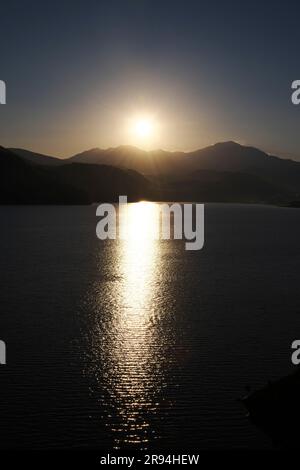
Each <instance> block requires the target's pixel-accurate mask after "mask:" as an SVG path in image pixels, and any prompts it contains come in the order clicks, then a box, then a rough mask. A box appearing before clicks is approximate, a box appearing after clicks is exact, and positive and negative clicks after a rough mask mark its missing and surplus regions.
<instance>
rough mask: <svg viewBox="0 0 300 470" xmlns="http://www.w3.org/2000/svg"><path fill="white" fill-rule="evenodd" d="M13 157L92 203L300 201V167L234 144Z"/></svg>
mask: <svg viewBox="0 0 300 470" xmlns="http://www.w3.org/2000/svg"><path fill="white" fill-rule="evenodd" d="M11 150H12V149H10V151H11ZM12 154H14V155H15V156H18V157H21V159H22V161H23V162H27V164H30V165H31V167H32V168H33V167H34V168H35V172H37V171H39V173H40V172H41V171H42V170H43V177H44V178H46V177H47V178H51V180H52V181H53V180H54V181H55V182H56V183H57V184H59V185H60V187H62V186H65V187H66V188H69V189H70V188H73V189H76V190H78V191H81V194H82V193H83V194H84V195H85V197H86V198H88V200H89V201H91V202H96V201H100V200H111V201H114V200H117V198H118V195H121V194H127V195H128V197H129V199H131V200H138V199H154V200H174V201H184V200H189V201H192V200H194V201H196V200H197V201H204V202H205V201H207V202H208V201H219V202H229V201H230V202H271V203H281V204H289V203H290V202H291V201H293V206H294V207H297V205H298V201H299V199H300V196H299V193H300V189H299V188H300V162H296V161H293V160H286V159H282V158H279V157H276V156H271V155H268V154H267V153H265V152H263V151H261V150H259V149H257V148H255V147H248V146H243V145H240V144H238V143H236V142H233V141H228V142H221V143H217V144H215V145H211V146H209V147H206V148H203V149H199V150H195V151H193V152H187V153H184V152H168V151H164V150H154V151H146V150H141V149H138V148H136V147H133V146H128V145H122V146H119V147H116V148H109V149H99V148H94V149H91V150H87V151H84V152H82V153H79V154H76V155H74V156H72V157H70V158H67V159H57V158H55V157H50V156H48V155H47V156H43V155H41V154H38V153H34V152H30V151H28V150H22V149H13V151H12ZM32 168H31V170H32ZM38 168H39V170H38ZM32 171H33V170H32Z"/></svg>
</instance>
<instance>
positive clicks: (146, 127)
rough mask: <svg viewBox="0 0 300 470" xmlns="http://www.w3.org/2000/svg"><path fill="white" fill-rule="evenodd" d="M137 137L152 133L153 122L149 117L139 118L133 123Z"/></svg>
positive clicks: (147, 135) (148, 135)
mask: <svg viewBox="0 0 300 470" xmlns="http://www.w3.org/2000/svg"><path fill="white" fill-rule="evenodd" d="M134 130H135V134H136V136H137V137H141V138H143V137H150V136H151V135H152V134H153V122H152V121H151V120H150V119H149V118H139V119H137V120H136V121H135V123H134Z"/></svg>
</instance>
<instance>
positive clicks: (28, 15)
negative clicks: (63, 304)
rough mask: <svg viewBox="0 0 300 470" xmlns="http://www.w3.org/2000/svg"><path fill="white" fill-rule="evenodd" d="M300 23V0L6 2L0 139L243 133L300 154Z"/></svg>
mask: <svg viewBox="0 0 300 470" xmlns="http://www.w3.org/2000/svg"><path fill="white" fill-rule="evenodd" d="M299 23H300V4H298V5H297V2H296V1H280V2H278V1H276V0H274V1H272V2H261V1H256V0H253V1H247V0H246V1H243V2H241V1H240V2H237V1H230V0H228V1H226V2H225V1H224V0H223V1H214V0H210V1H209V2H206V1H202V0H197V1H196V0H195V1H194V0H185V1H177V0H172V1H169V0H160V1H157V0H122V1H119V0H103V1H101V0H97V1H94V0H84V1H76V0H72V1H66V0H65V1H64V0H61V1H56V0H52V1H51V2H50V1H49V2H40V1H33V0H23V1H21V0H20V1H15V0H10V2H5V4H4V2H2V4H1V30H0V79H1V80H4V81H5V82H6V87H7V104H6V105H0V145H3V146H6V147H21V148H27V149H31V150H34V151H36V152H41V153H45V154H48V155H54V156H60V157H68V156H71V155H73V154H75V153H78V152H80V151H83V150H86V149H89V148H93V147H101V148H107V147H115V146H118V145H123V144H131V145H138V146H140V147H144V148H163V149H167V150H181V151H182V150H184V151H189V150H193V149H196V148H201V147H204V146H207V145H211V144H213V143H216V142H220V141H227V140H235V141H237V142H239V143H241V144H246V145H253V146H256V147H259V148H261V149H263V150H265V151H267V152H269V153H273V154H277V155H280V156H284V157H291V158H294V159H297V160H300V132H299V124H300V106H295V105H293V104H292V102H291V93H292V91H291V83H292V81H294V80H296V79H300V63H299V50H298V49H299V44H300V27H299V26H300V24H299ZM141 117H142V118H144V117H146V118H147V119H151V120H152V121H153V122H154V123H155V125H154V129H153V130H152V135H151V136H150V137H149V138H148V140H147V141H146V139H144V140H143V139H142V138H140V137H139V136H137V135H135V134H134V132H133V130H132V123H133V122H135V121H136V120H138V119H140V118H141Z"/></svg>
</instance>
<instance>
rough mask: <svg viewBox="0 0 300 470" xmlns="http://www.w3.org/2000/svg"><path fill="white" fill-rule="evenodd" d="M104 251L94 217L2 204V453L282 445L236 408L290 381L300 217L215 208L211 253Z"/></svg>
mask: <svg viewBox="0 0 300 470" xmlns="http://www.w3.org/2000/svg"><path fill="white" fill-rule="evenodd" d="M129 210H130V226H131V229H132V231H133V233H134V234H135V236H134V237H132V238H130V239H129V240H123V241H122V240H120V241H105V242H103V241H99V240H98V239H97V238H96V234H95V228H96V223H97V219H96V216H95V213H96V206H91V207H1V208H0V215H1V220H2V230H1V234H0V240H1V279H0V281H1V296H0V311H1V314H0V338H1V339H3V340H5V341H6V344H7V361H8V364H7V366H1V368H0V387H1V389H0V398H1V400H0V417H1V426H2V435H1V443H0V446H1V447H20V448H21V447H22V448H56V447H59V448H70V447H80V448H97V449H99V450H105V451H113V450H114V449H122V450H127V449H137V450H140V449H147V450H149V451H155V450H157V449H160V450H163V451H165V452H171V451H176V450H180V451H181V452H182V453H183V452H184V451H188V450H193V451H196V450H201V449H224V448H226V449H231V448H263V447H270V442H269V441H268V439H267V438H265V436H264V435H263V434H262V433H261V432H260V431H258V430H257V429H256V428H255V427H254V426H252V425H251V424H250V423H249V422H248V420H247V418H246V417H245V413H244V410H243V408H242V407H241V405H240V404H239V402H238V401H237V398H239V397H241V396H242V395H243V394H244V392H245V386H247V385H250V386H252V387H253V388H256V387H259V386H261V385H263V384H264V383H265V382H266V381H267V380H268V379H273V378H277V377H280V376H281V375H282V374H286V373H288V372H289V371H290V370H291V363H290V344H291V342H292V341H293V340H294V339H296V338H299V336H300V295H299V282H298V279H299V274H298V273H299V263H300V249H299V240H300V211H299V210H296V209H285V208H275V207H266V206H254V205H253V206H251V205H248V206H246V205H245V206H243V205H222V204H219V205H218V204H209V205H206V208H205V247H204V249H203V250H201V251H198V252H197V251H185V249H184V242H183V241H181V240H176V241H174V240H173V241H158V240H153V239H152V237H148V236H147V234H148V233H149V231H151V228H152V227H153V224H154V223H155V220H156V214H157V211H158V206H157V205H155V204H146V205H145V204H144V203H139V204H132V205H130V209H129Z"/></svg>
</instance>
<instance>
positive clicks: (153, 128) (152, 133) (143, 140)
mask: <svg viewBox="0 0 300 470" xmlns="http://www.w3.org/2000/svg"><path fill="white" fill-rule="evenodd" d="M129 131H130V135H131V141H132V143H133V144H134V145H135V144H137V145H142V146H145V145H146V146H147V145H151V144H153V141H154V140H155V139H156V138H157V125H156V122H155V120H154V118H153V117H152V116H147V115H144V116H143V115H142V116H135V117H132V118H131V120H130V123H129Z"/></svg>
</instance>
